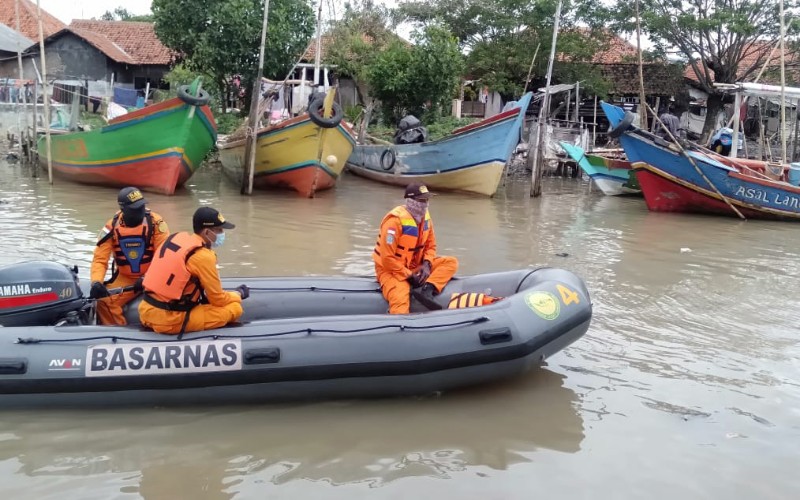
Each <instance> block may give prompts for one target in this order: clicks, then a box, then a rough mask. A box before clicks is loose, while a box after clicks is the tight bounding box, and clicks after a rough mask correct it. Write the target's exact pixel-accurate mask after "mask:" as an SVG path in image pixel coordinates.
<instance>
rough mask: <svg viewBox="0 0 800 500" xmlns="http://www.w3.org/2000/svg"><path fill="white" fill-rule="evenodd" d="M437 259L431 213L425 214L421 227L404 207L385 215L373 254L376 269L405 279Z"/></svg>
mask: <svg viewBox="0 0 800 500" xmlns="http://www.w3.org/2000/svg"><path fill="white" fill-rule="evenodd" d="M435 257H436V235H435V234H434V232H433V220H431V214H430V213H429V212H427V211H426V212H425V219H424V220H423V222H422V224H417V222H416V221H415V220H414V218H413V217H412V216H411V214H410V213H408V210H407V209H406V207H404V206H402V205H401V206H398V207H395V208H393V209H392V210H391V211H390V212H389V213H388V214H386V217H384V218H383V221H382V222H381V233H380V235H379V236H378V241H377V242H376V243H375V250H374V251H373V252H372V260H374V261H375V265H376V267H378V268H380V269H382V270H384V271H387V272H391V273H392V274H396V275H399V276H401V277H402V278H403V279H405V278H408V277H409V276H411V273H412V272H413V270H414V269H416V268H417V267H419V266H420V265H421V264H422V261H423V260H429V261H431V262H433V259H434V258H435Z"/></svg>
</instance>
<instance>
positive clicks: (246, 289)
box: [235, 285, 250, 300]
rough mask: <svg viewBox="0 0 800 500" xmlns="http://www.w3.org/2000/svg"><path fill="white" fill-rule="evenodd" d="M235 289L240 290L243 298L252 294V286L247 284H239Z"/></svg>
mask: <svg viewBox="0 0 800 500" xmlns="http://www.w3.org/2000/svg"><path fill="white" fill-rule="evenodd" d="M235 290H236V291H237V292H239V295H241V296H242V300H244V299H246V298H247V297H249V296H250V287H249V286H247V285H239V286H237V287H236V288H235Z"/></svg>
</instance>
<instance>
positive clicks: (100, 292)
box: [89, 281, 109, 299]
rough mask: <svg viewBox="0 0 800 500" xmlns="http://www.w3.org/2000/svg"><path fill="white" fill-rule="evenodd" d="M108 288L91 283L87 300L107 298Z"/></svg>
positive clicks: (96, 282) (97, 282) (98, 283)
mask: <svg viewBox="0 0 800 500" xmlns="http://www.w3.org/2000/svg"><path fill="white" fill-rule="evenodd" d="M108 296H109V293H108V288H106V286H105V285H104V284H102V283H100V282H99V281H95V282H94V283H92V288H91V290H90V291H89V298H90V299H102V298H105V297H108Z"/></svg>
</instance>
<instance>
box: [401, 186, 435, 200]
mask: <svg viewBox="0 0 800 500" xmlns="http://www.w3.org/2000/svg"><path fill="white" fill-rule="evenodd" d="M431 196H435V193H431V192H430V191H428V186H426V185H425V184H419V183H415V184H409V185H408V186H407V187H406V194H405V196H403V198H411V199H412V200H416V199H426V200H427V199H428V198H430V197H431Z"/></svg>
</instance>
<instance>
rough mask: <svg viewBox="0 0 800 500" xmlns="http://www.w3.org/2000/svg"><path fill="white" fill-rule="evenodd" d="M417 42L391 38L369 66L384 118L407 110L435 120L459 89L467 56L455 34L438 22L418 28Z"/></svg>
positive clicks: (371, 81)
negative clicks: (464, 54) (412, 43)
mask: <svg viewBox="0 0 800 500" xmlns="http://www.w3.org/2000/svg"><path fill="white" fill-rule="evenodd" d="M412 38H413V41H414V45H408V44H407V43H406V42H403V41H401V40H395V41H394V42H391V43H390V44H389V46H388V47H387V48H386V49H385V50H383V51H382V52H380V54H378V56H377V57H376V58H375V60H374V61H372V62H371V63H370V64H369V66H368V67H367V71H366V73H367V81H368V82H369V86H370V91H371V93H372V95H373V96H374V97H375V98H377V99H378V100H379V101H380V102H381V108H382V111H383V116H384V119H385V120H387V121H391V122H394V121H396V120H398V119H400V118H401V117H402V116H403V115H404V114H405V113H412V114H415V115H416V116H419V117H422V118H423V119H426V120H428V121H429V120H433V119H435V118H436V117H438V116H440V115H441V112H442V109H446V107H447V106H448V105H449V102H450V99H452V98H453V97H454V96H455V94H456V91H457V89H458V84H459V82H460V79H461V74H462V72H463V70H464V58H463V55H462V54H461V51H460V50H459V48H458V43H457V40H456V38H455V37H453V35H452V34H451V33H450V32H449V31H448V30H446V29H445V28H441V27H438V26H428V27H427V28H425V30H424V31H421V32H419V31H418V32H415V33H414V35H413V37H412Z"/></svg>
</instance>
